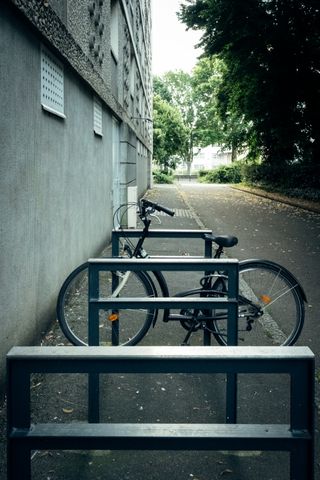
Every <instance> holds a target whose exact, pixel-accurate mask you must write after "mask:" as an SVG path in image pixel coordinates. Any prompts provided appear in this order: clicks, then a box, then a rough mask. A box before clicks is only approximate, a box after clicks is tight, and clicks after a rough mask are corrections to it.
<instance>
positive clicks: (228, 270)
mask: <svg viewBox="0 0 320 480" xmlns="http://www.w3.org/2000/svg"><path fill="white" fill-rule="evenodd" d="M88 262H89V312H88V317H89V332H88V339H89V340H88V343H89V345H96V346H98V345H99V334H100V329H99V311H100V310H101V309H106V308H108V310H115V311H116V310H117V309H118V308H122V309H137V310H138V309H175V308H181V309H182V308H186V307H187V306H188V307H189V308H202V309H205V310H209V311H210V310H212V309H215V308H216V309H217V308H220V309H224V310H226V311H227V341H228V345H237V334H238V287H239V262H238V260H234V259H223V260H215V259H212V258H210V259H209V258H205V259H204V258H199V259H195V258H188V257H177V258H174V259H173V258H171V259H168V258H163V259H158V258H155V259H150V258H147V259H141V258H139V259H138V258H128V259H126V258H94V259H89V261H88ZM103 270H107V271H111V272H116V271H121V272H124V271H135V272H137V271H138V272H150V271H157V270H161V271H164V272H166V271H184V272H186V271H187V272H194V271H201V272H203V271H204V272H205V273H206V272H213V271H219V270H220V271H223V272H224V273H225V274H226V275H227V276H228V292H227V296H226V298H220V297H203V298H197V297H181V298H180V297H165V298H159V297H152V298H149V297H147V298H107V299H106V298H101V297H100V285H99V273H100V272H101V271H103ZM120 321H121V320H120ZM112 329H113V332H112V336H113V337H115V338H118V337H119V322H118V321H116V322H113V323H112ZM114 330H116V331H114ZM226 402H227V413H226V421H227V422H229V423H236V421H237V420H236V419H237V378H236V375H234V374H232V373H229V374H228V375H227V395H226ZM99 418H100V417H99V376H98V375H94V374H92V375H90V376H89V420H90V422H93V423H94V422H99Z"/></svg>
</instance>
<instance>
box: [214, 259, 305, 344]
mask: <svg viewBox="0 0 320 480" xmlns="http://www.w3.org/2000/svg"><path fill="white" fill-rule="evenodd" d="M304 300H305V295H304V292H303V290H302V288H301V286H300V284H299V283H298V282H297V280H296V279H295V278H294V276H293V275H292V274H291V273H290V272H288V270H286V269H285V268H283V267H281V266H280V265H278V264H276V263H273V262H269V261H267V260H256V261H255V260H253V261H245V262H241V263H240V265H239V314H238V344H239V345H257V346H259V345H260V346H263V345H270V346H271V345H293V344H294V343H295V342H296V341H297V339H298V337H299V335H300V333H301V330H302V327H303V323H304V315H305V309H304ZM212 327H213V331H214V334H215V337H216V339H217V340H218V342H219V343H220V344H221V345H227V333H228V331H227V318H226V315H225V312H219V311H218V312H216V313H215V318H214V319H213V325H212Z"/></svg>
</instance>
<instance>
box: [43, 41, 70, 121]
mask: <svg viewBox="0 0 320 480" xmlns="http://www.w3.org/2000/svg"><path fill="white" fill-rule="evenodd" d="M41 105H42V108H43V109H44V110H47V111H49V112H50V113H53V114H55V115H58V116H59V117H62V118H66V116H65V114H64V72H63V65H62V63H61V62H59V60H58V59H57V58H56V57H55V56H54V55H53V54H52V53H51V52H50V51H49V50H47V49H46V48H45V47H44V46H42V47H41Z"/></svg>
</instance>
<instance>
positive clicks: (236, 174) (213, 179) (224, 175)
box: [199, 162, 242, 183]
mask: <svg viewBox="0 0 320 480" xmlns="http://www.w3.org/2000/svg"><path fill="white" fill-rule="evenodd" d="M241 167H242V164H241V163H240V162H236V163H232V164H230V165H223V166H221V167H218V168H215V169H214V170H210V171H209V172H207V173H206V174H205V175H203V176H201V177H200V178H199V181H200V182H204V183H240V182H241V181H242V173H241Z"/></svg>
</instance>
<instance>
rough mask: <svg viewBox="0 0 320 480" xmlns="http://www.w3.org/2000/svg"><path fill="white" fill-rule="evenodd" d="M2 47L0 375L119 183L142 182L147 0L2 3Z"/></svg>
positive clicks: (102, 218)
mask: <svg viewBox="0 0 320 480" xmlns="http://www.w3.org/2000/svg"><path fill="white" fill-rule="evenodd" d="M0 43H1V52H0V62H1V67H0V69H1V70H0V107H1V125H0V139H1V162H0V165H1V175H0V182H1V183H0V192H1V207H2V208H1V217H0V221H1V228H2V235H1V275H2V283H1V285H2V288H1V294H0V295H1V311H0V326H1V332H2V342H1V347H0V381H1V380H2V379H3V375H1V374H3V372H4V359H5V354H6V352H7V351H8V350H9V348H10V347H11V346H12V345H14V344H27V343H29V342H32V341H34V339H35V338H37V337H39V336H40V335H41V333H42V332H43V331H44V330H45V328H46V326H47V324H48V322H49V320H50V318H53V317H54V306H55V301H56V297H57V293H58V290H59V287H60V285H61V284H62V282H63V280H64V278H65V277H66V275H67V274H68V273H69V272H70V271H71V270H72V269H73V268H74V267H76V266H77V265H78V264H80V263H81V262H83V261H86V260H87V259H88V257H92V256H94V255H97V254H99V253H100V251H101V249H102V247H103V246H104V245H105V244H106V242H107V241H108V240H110V237H111V230H112V216H113V212H114V210H115V209H116V208H117V206H119V204H120V203H122V202H125V201H126V199H127V195H128V188H129V189H130V187H136V190H137V195H138V196H141V195H142V194H143V193H144V192H145V191H146V189H147V188H148V187H149V184H150V181H151V158H152V123H151V122H150V119H151V115H152V98H151V95H152V78H151V9H150V0H7V1H6V2H1V6H0ZM131 193H132V192H131Z"/></svg>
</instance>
